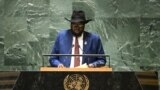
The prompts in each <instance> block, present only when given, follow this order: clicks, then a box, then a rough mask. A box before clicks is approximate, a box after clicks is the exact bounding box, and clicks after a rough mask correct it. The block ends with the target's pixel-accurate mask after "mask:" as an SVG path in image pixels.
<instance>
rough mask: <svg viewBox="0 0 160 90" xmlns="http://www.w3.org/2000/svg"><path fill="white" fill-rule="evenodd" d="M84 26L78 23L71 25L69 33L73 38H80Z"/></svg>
mask: <svg viewBox="0 0 160 90" xmlns="http://www.w3.org/2000/svg"><path fill="white" fill-rule="evenodd" d="M84 27H85V24H84V23H80V22H76V23H75V22H74V23H71V31H72V33H73V35H75V36H78V37H79V36H81V35H82V33H83V31H84Z"/></svg>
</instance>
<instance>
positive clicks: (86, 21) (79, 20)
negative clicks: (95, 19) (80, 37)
mask: <svg viewBox="0 0 160 90" xmlns="http://www.w3.org/2000/svg"><path fill="white" fill-rule="evenodd" d="M65 19H66V20H67V21H69V22H71V23H76V22H82V23H84V24H87V23H88V22H90V21H92V19H88V20H82V19H76V20H69V19H67V18H65Z"/></svg>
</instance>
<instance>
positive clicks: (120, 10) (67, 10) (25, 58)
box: [0, 0, 160, 71]
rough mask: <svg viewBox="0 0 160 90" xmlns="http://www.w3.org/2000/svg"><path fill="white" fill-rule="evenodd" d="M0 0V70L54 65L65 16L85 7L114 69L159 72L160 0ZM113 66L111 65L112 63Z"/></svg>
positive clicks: (90, 27)
mask: <svg viewBox="0 0 160 90" xmlns="http://www.w3.org/2000/svg"><path fill="white" fill-rule="evenodd" d="M82 1H83V0H39V1H37V0H0V20H1V21H0V53H1V54H0V55H1V56H0V62H1V63H0V67H1V68H0V69H1V70H39V67H41V66H42V65H43V64H44V65H45V66H48V65H49V62H48V57H44V56H42V54H48V53H50V51H51V48H52V45H53V43H54V40H55V37H56V35H57V32H59V31H60V30H61V29H68V28H70V23H69V22H67V21H66V20H64V17H67V18H70V16H71V13H72V10H73V9H78V10H79V9H82V10H84V11H85V12H86V15H87V18H93V19H94V21H92V22H90V23H88V24H87V25H86V31H89V32H93V33H97V34H99V35H100V36H101V39H102V43H103V47H104V49H105V52H106V54H109V55H110V56H111V66H112V67H113V70H114V71H144V70H158V71H159V70H160V64H159V63H160V56H159V54H160V48H159V46H160V42H159V41H160V35H159V34H160V25H159V24H160V19H159V16H160V10H159V9H160V1H159V0H84V1H83V2H82ZM107 65H108V63H107Z"/></svg>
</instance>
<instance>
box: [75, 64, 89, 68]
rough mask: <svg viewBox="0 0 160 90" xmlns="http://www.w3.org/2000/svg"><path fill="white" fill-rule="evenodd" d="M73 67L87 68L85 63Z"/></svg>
mask: <svg viewBox="0 0 160 90" xmlns="http://www.w3.org/2000/svg"><path fill="white" fill-rule="evenodd" d="M75 68H88V65H87V64H86V63H84V64H82V65H80V66H77V67H75Z"/></svg>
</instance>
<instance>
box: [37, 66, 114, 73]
mask: <svg viewBox="0 0 160 90" xmlns="http://www.w3.org/2000/svg"><path fill="white" fill-rule="evenodd" d="M40 71H58V72H64V71H65V72H77V71H78V72H109V71H112V68H109V67H100V68H56V67H41V68H40Z"/></svg>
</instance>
